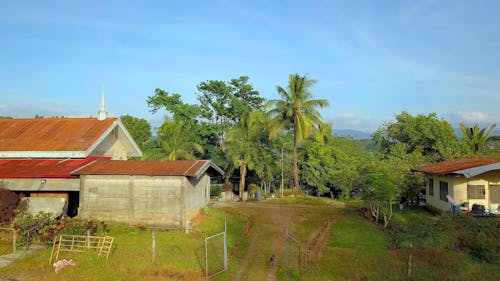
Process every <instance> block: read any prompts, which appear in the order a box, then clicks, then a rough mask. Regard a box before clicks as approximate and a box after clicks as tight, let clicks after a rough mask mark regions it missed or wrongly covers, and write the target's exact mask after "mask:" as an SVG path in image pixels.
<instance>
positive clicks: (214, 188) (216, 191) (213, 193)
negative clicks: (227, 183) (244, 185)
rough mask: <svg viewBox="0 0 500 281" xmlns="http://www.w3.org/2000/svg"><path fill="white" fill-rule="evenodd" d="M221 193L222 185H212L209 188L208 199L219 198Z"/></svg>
mask: <svg viewBox="0 0 500 281" xmlns="http://www.w3.org/2000/svg"><path fill="white" fill-rule="evenodd" d="M221 192H222V185H220V184H212V185H211V186H210V197H219V196H220V193H221Z"/></svg>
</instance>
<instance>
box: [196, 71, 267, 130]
mask: <svg viewBox="0 0 500 281" xmlns="http://www.w3.org/2000/svg"><path fill="white" fill-rule="evenodd" d="M248 80H249V78H248V77H247V76H240V77H239V78H237V79H231V80H230V81H228V82H225V81H220V80H208V81H205V82H201V83H200V84H198V86H197V89H198V91H199V94H198V100H199V101H200V104H201V110H202V115H203V117H204V118H206V119H208V120H211V121H212V122H214V123H215V124H218V125H220V126H221V129H222V130H223V131H225V130H227V129H228V128H230V127H232V124H234V123H236V122H238V120H240V118H241V117H242V116H245V115H248V114H249V113H250V112H251V111H254V110H259V109H262V104H263V102H264V98H261V97H260V96H259V92H258V91H256V90H255V89H254V88H253V86H252V85H251V84H249V83H248Z"/></svg>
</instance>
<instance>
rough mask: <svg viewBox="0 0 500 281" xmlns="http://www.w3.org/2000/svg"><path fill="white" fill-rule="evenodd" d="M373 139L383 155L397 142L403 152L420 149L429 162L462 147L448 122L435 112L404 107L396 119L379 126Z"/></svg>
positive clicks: (440, 158)
mask: <svg viewBox="0 0 500 281" xmlns="http://www.w3.org/2000/svg"><path fill="white" fill-rule="evenodd" d="M373 140H374V141H375V143H376V144H377V145H378V146H379V147H380V150H381V152H382V153H383V154H384V155H388V154H390V152H391V150H392V148H393V147H394V146H395V145H396V144H398V143H403V144H405V148H406V153H413V152H414V151H420V152H421V153H422V155H423V156H425V157H426V159H427V160H428V162H437V161H443V160H447V159H451V158H453V157H454V156H457V155H460V154H461V153H462V151H463V149H462V146H461V145H460V143H459V141H458V140H457V137H456V135H455V132H454V131H453V128H452V127H451V125H450V123H448V122H446V121H445V120H439V119H438V118H437V115H436V113H431V114H428V115H423V114H419V115H417V116H412V115H410V114H409V113H408V112H406V111H403V112H402V113H401V114H400V115H397V116H396V121H395V122H389V123H386V124H384V125H382V126H380V127H379V128H378V129H377V131H376V132H375V133H374V134H373Z"/></svg>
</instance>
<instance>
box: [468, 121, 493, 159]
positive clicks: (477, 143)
mask: <svg viewBox="0 0 500 281" xmlns="http://www.w3.org/2000/svg"><path fill="white" fill-rule="evenodd" d="M496 125H497V124H493V125H491V127H490V128H489V130H488V131H487V132H486V128H483V129H479V127H478V125H477V123H476V124H474V127H472V128H469V127H467V126H466V125H465V124H463V123H460V130H461V131H462V134H463V136H464V141H465V143H466V144H467V146H468V147H469V149H470V151H471V152H472V154H473V155H478V154H479V152H482V151H484V149H485V148H486V143H487V142H488V140H489V139H490V135H491V133H492V132H493V130H494V129H495V127H496Z"/></svg>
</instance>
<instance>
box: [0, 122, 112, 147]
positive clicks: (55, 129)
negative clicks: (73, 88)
mask: <svg viewBox="0 0 500 281" xmlns="http://www.w3.org/2000/svg"><path fill="white" fill-rule="evenodd" d="M117 120H118V118H108V119H105V120H102V121H99V120H97V119H96V118H35V119H0V151H86V150H87V149H88V148H89V147H90V146H91V145H92V144H94V143H95V142H96V141H97V140H98V139H99V137H101V135H103V134H104V132H106V130H107V129H108V128H109V127H110V126H112V125H113V124H114V123H115V122H116V121H117Z"/></svg>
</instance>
